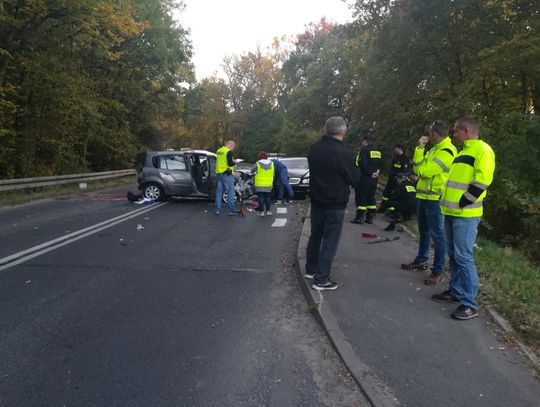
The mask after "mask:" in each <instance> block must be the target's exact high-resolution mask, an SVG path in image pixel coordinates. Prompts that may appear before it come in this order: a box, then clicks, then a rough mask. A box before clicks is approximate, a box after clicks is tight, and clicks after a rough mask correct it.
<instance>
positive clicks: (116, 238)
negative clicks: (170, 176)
mask: <svg viewBox="0 0 540 407" xmlns="http://www.w3.org/2000/svg"><path fill="white" fill-rule="evenodd" d="M125 191H126V189H125V188H124V189H116V190H110V191H105V192H103V193H98V194H81V195H77V196H73V197H69V198H64V199H53V200H47V201H40V202H37V203H32V204H27V205H22V206H19V207H14V208H3V209H0V239H1V241H2V244H1V246H0V247H1V248H0V250H1V251H0V265H2V264H3V266H2V267H0V406H235V407H236V406H361V405H367V403H366V402H365V401H364V400H365V399H364V397H363V396H362V394H361V393H360V391H359V389H358V388H357V386H356V385H355V384H354V382H353V381H352V380H351V378H350V376H349V374H348V372H347V371H346V370H345V368H344V367H343V365H342V364H341V361H340V360H339V358H338V356H337V355H336V353H335V352H334V350H333V348H332V347H331V345H330V344H329V342H328V341H327V339H326V336H325V335H324V333H323V332H322V330H321V329H320V328H319V326H318V324H317V322H316V321H315V319H314V318H313V316H312V315H311V313H310V312H309V310H308V309H307V307H306V303H305V300H304V298H303V296H302V293H301V291H300V289H299V287H298V283H297V281H296V278H295V276H294V271H293V264H294V258H295V250H296V245H297V240H298V236H299V233H300V228H301V216H302V205H301V204H300V203H297V204H295V205H293V206H289V207H288V208H287V209H288V211H287V213H286V214H285V213H282V214H276V215H275V216H274V217H272V219H271V218H268V217H265V218H259V217H256V216H255V215H254V214H253V213H249V214H248V216H247V217H246V218H241V217H230V216H227V215H225V214H222V215H220V216H215V215H214V214H213V213H212V204H211V203H210V202H207V201H196V200H174V201H170V202H168V203H166V204H164V205H160V206H158V205H156V206H155V207H153V206H148V207H145V208H140V207H138V206H137V205H134V204H132V203H129V202H128V201H127V200H125V199H124V198H123V197H124V196H125ZM145 210H148V211H147V212H144V211H145ZM135 211H139V212H135ZM143 212H144V213H143ZM128 213H130V214H131V216H132V217H129V216H128V215H126V214H128ZM275 218H282V219H286V223H285V225H284V226H282V227H273V226H272V224H274V220H275ZM109 219H116V224H114V225H112V226H110V227H107V226H108V224H109V223H108V222H107V220H109ZM97 224H102V226H101V227H100V228H92V226H93V225H97ZM81 230H87V232H85V233H81V232H79V231H81ZM51 240H56V241H57V243H56V245H53V244H49V243H48V242H50V241H51ZM36 246H40V247H41V249H39V250H38V249H35V250H31V248H32V247H36ZM29 249H30V250H29ZM32 256H33V257H32ZM6 258H8V260H6ZM2 260H4V262H3V263H2Z"/></svg>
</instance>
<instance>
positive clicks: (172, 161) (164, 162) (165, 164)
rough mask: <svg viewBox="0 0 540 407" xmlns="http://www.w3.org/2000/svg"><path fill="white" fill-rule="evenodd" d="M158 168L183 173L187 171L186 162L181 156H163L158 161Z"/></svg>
mask: <svg viewBox="0 0 540 407" xmlns="http://www.w3.org/2000/svg"><path fill="white" fill-rule="evenodd" d="M159 168H161V169H162V170H182V171H185V170H186V169H187V167H186V160H185V158H184V156H183V155H164V156H162V157H161V159H160V160H159Z"/></svg>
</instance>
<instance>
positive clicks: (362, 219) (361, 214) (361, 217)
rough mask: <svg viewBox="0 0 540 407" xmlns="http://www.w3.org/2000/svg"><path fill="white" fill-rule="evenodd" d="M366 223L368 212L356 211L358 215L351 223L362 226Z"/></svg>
mask: <svg viewBox="0 0 540 407" xmlns="http://www.w3.org/2000/svg"><path fill="white" fill-rule="evenodd" d="M365 221H366V211H360V210H356V215H355V217H354V219H353V220H351V223H358V224H362V223H364V222H365Z"/></svg>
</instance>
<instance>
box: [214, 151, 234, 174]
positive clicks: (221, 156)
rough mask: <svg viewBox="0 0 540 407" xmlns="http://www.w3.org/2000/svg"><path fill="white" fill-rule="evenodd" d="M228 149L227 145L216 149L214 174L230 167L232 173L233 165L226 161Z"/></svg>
mask: <svg viewBox="0 0 540 407" xmlns="http://www.w3.org/2000/svg"><path fill="white" fill-rule="evenodd" d="M229 151H231V150H229V149H228V148H227V147H225V146H223V147H221V148H220V149H219V150H218V151H216V155H217V159H216V174H221V173H223V172H225V171H227V169H230V170H231V172H232V173H234V167H230V166H229V163H228V162H227V154H228V153H229Z"/></svg>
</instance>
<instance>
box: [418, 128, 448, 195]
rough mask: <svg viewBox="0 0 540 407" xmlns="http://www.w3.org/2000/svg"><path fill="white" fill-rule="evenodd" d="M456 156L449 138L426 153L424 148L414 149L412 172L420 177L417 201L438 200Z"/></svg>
mask: <svg viewBox="0 0 540 407" xmlns="http://www.w3.org/2000/svg"><path fill="white" fill-rule="evenodd" d="M456 154H457V150H456V147H455V146H454V145H453V144H452V141H450V137H446V138H445V139H444V140H442V141H441V142H440V143H438V144H435V146H433V147H432V148H431V149H430V150H429V151H428V152H427V153H425V149H424V148H420V147H416V150H415V151H414V158H413V171H414V172H415V173H416V174H417V175H418V176H419V177H420V178H418V183H417V184H416V197H417V198H418V199H425V200H429V201H438V200H439V198H440V196H441V193H442V190H443V188H444V184H445V183H446V180H447V179H448V174H449V173H450V166H451V165H452V161H454V157H455V156H456Z"/></svg>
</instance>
